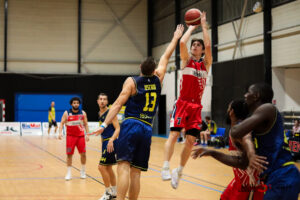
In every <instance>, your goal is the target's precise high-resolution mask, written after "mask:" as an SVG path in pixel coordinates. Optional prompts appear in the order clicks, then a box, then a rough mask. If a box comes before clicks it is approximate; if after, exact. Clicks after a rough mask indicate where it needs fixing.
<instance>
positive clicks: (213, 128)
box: [200, 116, 217, 145]
mask: <svg viewBox="0 0 300 200" xmlns="http://www.w3.org/2000/svg"><path fill="white" fill-rule="evenodd" d="M205 122H206V124H207V130H205V131H201V132H200V137H201V142H202V144H204V145H207V138H208V136H210V135H211V134H212V135H215V134H216V133H217V124H216V122H214V121H213V120H211V118H210V117H209V116H206V117H205ZM203 141H204V143H203Z"/></svg>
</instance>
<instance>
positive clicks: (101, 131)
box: [87, 127, 104, 136]
mask: <svg viewBox="0 0 300 200" xmlns="http://www.w3.org/2000/svg"><path fill="white" fill-rule="evenodd" d="M103 131H104V128H102V127H100V128H99V129H97V130H96V131H94V132H92V133H88V134H87V135H96V136H98V135H100V134H102V133H103Z"/></svg>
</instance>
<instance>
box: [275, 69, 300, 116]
mask: <svg viewBox="0 0 300 200" xmlns="http://www.w3.org/2000/svg"><path fill="white" fill-rule="evenodd" d="M299 86H300V68H286V69H285V68H274V69H273V89H274V99H275V100H276V104H277V107H278V108H279V110H280V111H300V92H299Z"/></svg>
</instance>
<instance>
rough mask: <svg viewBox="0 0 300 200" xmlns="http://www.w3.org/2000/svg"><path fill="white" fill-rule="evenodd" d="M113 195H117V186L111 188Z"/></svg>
mask: <svg viewBox="0 0 300 200" xmlns="http://www.w3.org/2000/svg"><path fill="white" fill-rule="evenodd" d="M111 192H112V195H117V186H111Z"/></svg>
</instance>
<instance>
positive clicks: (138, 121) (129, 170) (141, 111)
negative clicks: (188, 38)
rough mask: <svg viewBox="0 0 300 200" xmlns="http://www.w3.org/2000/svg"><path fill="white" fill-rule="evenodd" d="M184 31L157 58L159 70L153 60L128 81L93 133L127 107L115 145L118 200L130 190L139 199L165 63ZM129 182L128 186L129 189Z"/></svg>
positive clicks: (148, 61)
mask: <svg viewBox="0 0 300 200" xmlns="http://www.w3.org/2000/svg"><path fill="white" fill-rule="evenodd" d="M183 30H184V27H183V25H178V26H177V28H176V31H175V32H174V36H173V38H172V41H171V42H170V44H169V45H168V47H167V49H166V51H165V52H164V54H163V55H162V57H161V58H160V61H159V63H158V67H157V69H155V68H156V64H155V62H154V60H153V59H152V58H147V59H146V60H145V61H144V62H143V63H142V64H141V75H140V76H138V77H129V78H127V79H126V81H125V82H124V85H123V89H122V91H121V93H120V95H119V97H118V99H117V100H116V101H115V102H114V104H113V106H112V107H111V109H110V111H109V113H108V115H107V117H106V120H105V122H104V123H102V125H101V128H100V129H99V130H97V131H96V132H95V133H101V132H103V131H104V129H105V128H106V127H107V124H110V123H111V121H112V119H113V118H114V117H115V116H116V115H117V114H118V112H119V111H120V109H121V108H122V106H123V105H124V104H125V103H126V102H127V103H126V110H125V120H124V122H123V123H122V125H121V132H120V136H119V139H118V145H117V151H116V153H117V161H118V180H117V199H118V200H120V199H122V200H123V199H125V196H126V193H127V191H128V188H129V199H130V200H135V199H137V198H138V195H139V191H140V176H141V171H146V170H147V168H148V161H149V156H150V145H151V136H152V120H153V117H154V115H155V112H156V109H157V105H158V103H159V96H160V93H161V84H162V82H163V79H164V76H165V73H166V70H167V64H168V61H169V59H170V57H171V55H172V53H173V51H174V49H175V47H176V44H177V42H178V40H179V38H180V37H181V36H182V33H183ZM129 182H130V185H129Z"/></svg>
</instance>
